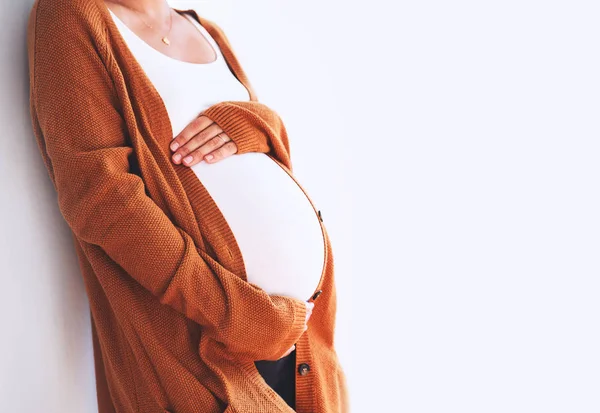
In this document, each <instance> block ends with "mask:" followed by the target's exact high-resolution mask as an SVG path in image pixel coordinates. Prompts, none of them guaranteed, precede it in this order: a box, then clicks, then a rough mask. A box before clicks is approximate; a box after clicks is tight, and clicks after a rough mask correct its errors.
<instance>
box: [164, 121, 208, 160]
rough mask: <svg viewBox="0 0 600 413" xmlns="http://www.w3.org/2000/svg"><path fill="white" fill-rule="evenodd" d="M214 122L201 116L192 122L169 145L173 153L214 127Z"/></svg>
mask: <svg viewBox="0 0 600 413" xmlns="http://www.w3.org/2000/svg"><path fill="white" fill-rule="evenodd" d="M213 123H214V122H213V121H212V120H211V119H210V118H208V117H207V116H203V115H200V116H198V117H197V118H196V119H194V120H193V121H191V122H190V123H189V124H188V125H187V126H186V127H185V128H183V129H182V130H181V132H179V134H178V135H177V136H175V138H173V141H172V142H171V144H170V145H169V147H170V148H171V150H172V151H176V150H177V149H178V148H179V147H181V146H182V145H184V144H186V143H187V142H188V141H189V140H190V139H192V138H193V137H194V136H196V135H197V134H198V133H199V132H201V131H202V130H204V129H206V128H207V127H208V126H210V125H212V124H213Z"/></svg>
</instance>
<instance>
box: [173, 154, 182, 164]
mask: <svg viewBox="0 0 600 413" xmlns="http://www.w3.org/2000/svg"><path fill="white" fill-rule="evenodd" d="M173 160H174V161H175V162H179V161H180V160H181V154H180V153H176V154H175V156H173Z"/></svg>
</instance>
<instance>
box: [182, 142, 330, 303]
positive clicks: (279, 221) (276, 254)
mask: <svg viewBox="0 0 600 413" xmlns="http://www.w3.org/2000/svg"><path fill="white" fill-rule="evenodd" d="M192 170H193V171H194V172H195V173H196V175H197V176H198V178H199V179H200V181H201V182H202V184H203V185H204V187H205V188H206V189H207V191H208V192H209V193H210V195H211V197H212V198H213V199H214V201H215V203H216V204H217V206H218V207H219V209H220V210H221V212H222V214H223V216H224V217H225V219H226V221H227V223H228V224H229V226H230V228H231V230H232V232H233V234H234V236H235V239H236V241H237V243H238V245H239V247H240V251H241V253H242V256H243V259H244V265H245V267H246V273H247V277H248V281H249V282H251V283H254V284H256V285H258V286H259V287H261V288H262V289H264V290H265V291H266V292H267V293H269V294H278V295H286V296H291V297H294V298H298V299H301V300H308V299H309V298H310V297H311V295H312V294H313V293H314V291H315V289H316V288H317V286H318V284H319V281H320V279H321V275H322V272H323V266H324V260H325V243H324V237H323V230H322V228H321V223H320V221H319V217H318V215H317V212H316V210H315V208H314V207H313V205H312V203H311V201H310V199H309V198H308V197H307V196H306V194H305V193H304V191H303V190H302V188H301V187H300V186H299V185H298V184H297V183H296V181H295V180H294V179H293V178H292V177H291V176H290V174H289V173H288V172H287V171H286V170H285V169H283V168H282V167H281V166H280V165H279V164H278V163H276V162H275V161H274V160H273V159H271V158H270V157H269V156H267V155H265V154H263V153H256V152H250V153H245V154H241V155H233V156H230V157H228V158H225V159H223V160H221V161H219V162H217V163H214V164H207V163H206V162H200V163H199V164H196V165H194V166H192Z"/></svg>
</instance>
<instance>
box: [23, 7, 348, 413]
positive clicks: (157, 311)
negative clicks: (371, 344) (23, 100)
mask: <svg viewBox="0 0 600 413" xmlns="http://www.w3.org/2000/svg"><path fill="white" fill-rule="evenodd" d="M176 10H177V11H178V12H180V13H189V14H191V15H192V16H193V17H194V18H196V19H197V20H198V21H199V22H200V24H202V25H203V26H204V27H205V28H206V29H207V30H208V32H209V33H210V34H211V36H213V38H214V39H215V41H216V42H217V44H218V45H219V47H220V48H221V50H222V52H223V55H224V57H225V59H226V61H227V64H228V66H229V68H230V69H231V71H232V73H233V74H234V75H235V76H236V77H237V78H238V79H239V80H240V82H241V83H242V84H243V85H244V86H245V87H246V88H247V89H248V92H249V93H250V98H251V99H250V101H249V102H237V101H227V102H221V103H217V104H215V105H213V106H211V107H210V108H208V109H207V110H205V111H204V112H203V114H205V115H206V116H209V117H210V118H211V119H212V120H214V121H215V122H216V123H217V124H219V125H220V126H221V127H222V129H223V130H224V131H225V132H226V133H227V134H228V135H229V136H230V137H231V139H232V140H234V142H235V143H236V144H237V146H238V153H246V152H261V153H265V154H267V155H268V156H269V157H271V158H272V159H273V161H274V162H277V163H279V164H280V165H281V166H282V167H283V168H284V169H285V170H286V171H288V173H289V174H290V176H291V177H292V178H293V175H292V174H291V172H292V165H291V159H290V146H289V141H288V137H287V133H286V131H285V127H284V125H283V122H282V120H281V118H280V117H279V116H278V115H277V114H276V113H275V111H273V110H272V109H270V108H269V107H267V106H266V105H264V104H262V103H259V102H258V99H257V97H256V94H255V92H254V90H253V88H252V86H251V85H250V83H249V81H248V79H247V77H246V75H245V73H244V71H243V70H242V68H241V66H240V63H239V61H238V59H237V57H236V55H235V53H234V52H233V49H232V47H231V44H230V42H229V40H228V39H227V37H226V36H225V34H224V33H223V31H222V30H221V29H220V28H219V27H218V26H217V25H216V24H215V23H214V22H212V21H210V20H207V19H205V18H201V17H200V16H199V15H198V14H197V13H196V11H194V10H193V9H187V10H179V9H176ZM27 47H28V57H29V75H30V110H31V121H32V125H33V131H34V134H35V137H36V140H37V143H38V147H39V149H40V153H41V155H42V159H43V162H44V164H45V166H46V168H47V170H48V174H49V177H50V180H51V182H52V184H53V186H54V188H55V190H56V192H57V200H58V206H59V209H60V211H61V214H62V216H63V217H64V219H65V221H66V223H67V224H68V225H69V227H70V229H71V231H72V234H73V243H74V246H75V248H76V252H77V255H78V258H79V263H80V268H81V273H82V276H83V279H84V282H85V288H86V292H87V295H88V298H89V303H90V315H91V321H92V338H93V344H94V360H95V372H96V386H97V395H98V408H99V410H98V411H99V413H133V412H136V413H169V412H170V413H200V412H202V413H216V412H223V411H225V412H240V413H242V412H257V413H261V412H264V413H267V412H268V413H272V412H288V413H289V412H291V411H292V409H291V408H290V407H289V406H288V405H287V404H286V403H285V401H284V400H283V399H281V398H280V397H279V395H278V394H277V393H276V392H275V391H274V390H273V389H272V388H271V387H269V386H268V385H267V384H266V382H265V381H264V380H263V378H262V377H261V376H260V374H259V372H258V370H257V369H256V367H255V365H254V360H275V359H277V358H278V356H280V355H281V354H283V353H284V352H285V351H286V350H287V349H288V348H289V347H291V346H292V345H293V344H294V343H295V344H296V351H297V354H296V358H297V360H296V361H297V366H300V365H303V364H307V365H308V366H309V369H308V371H306V369H300V370H299V371H301V372H302V373H305V374H300V373H299V372H298V371H297V373H296V393H297V400H296V411H297V412H302V413H309V412H313V413H314V412H323V413H324V412H347V411H349V408H348V396H347V390H346V379H345V375H344V372H343V370H342V367H341V365H340V363H339V360H338V357H337V354H336V352H335V349H334V329H335V313H336V290H335V283H334V264H333V255H332V249H331V243H330V240H329V237H328V236H327V232H326V231H325V227H324V226H323V232H324V234H325V241H326V242H325V249H326V256H325V269H324V271H323V274H322V277H321V280H320V283H319V285H318V286H317V288H316V290H315V291H317V290H322V293H321V294H320V295H319V296H318V299H316V301H315V307H314V309H313V313H312V316H311V318H310V320H309V323H308V326H309V327H308V330H307V331H303V328H304V320H305V317H306V307H305V304H304V302H302V301H300V300H297V299H294V298H291V297H286V296H278V295H269V294H267V293H266V292H265V291H264V290H262V289H261V288H260V287H259V286H257V285H255V284H252V283H250V282H248V281H247V277H246V271H245V267H244V262H243V258H242V255H241V253H240V249H239V246H238V245H237V243H236V240H235V237H234V235H233V233H232V231H231V229H230V228H229V226H228V224H227V222H226V221H225V219H224V217H223V215H222V214H221V212H220V210H219V208H218V207H217V206H216V204H215V202H214V201H213V199H212V198H211V196H210V194H209V193H208V192H207V191H206V189H205V188H204V186H203V185H202V183H201V182H200V180H199V179H198V178H197V176H196V175H195V174H194V173H193V171H192V170H191V169H190V168H189V167H187V166H184V165H175V164H174V163H173V162H172V161H171V159H170V155H171V151H170V149H169V144H170V142H171V140H172V138H173V131H172V126H171V124H170V122H169V118H168V114H167V112H166V108H165V106H164V103H163V102H162V100H161V98H160V96H159V94H158V92H157V91H156V90H155V89H154V87H153V85H152V84H151V82H150V80H149V79H148V77H147V76H146V75H145V73H144V71H143V70H142V68H141V67H140V66H139V64H138V63H137V61H136V60H135V58H134V57H133V55H131V53H130V51H129V49H128V48H127V46H126V43H125V41H124V39H123V38H122V37H121V35H120V33H119V31H118V28H117V27H116V26H115V24H114V21H113V20H112V18H111V16H110V14H109V11H108V9H107V7H106V5H105V4H104V2H103V1H102V0H36V1H35V3H34V5H33V7H32V9H31V13H30V16H29V21H28V27H27ZM174 75H176V74H174ZM234 156H235V155H234ZM239 207H240V208H243V207H244V206H243V205H240V206H239ZM315 211H316V210H315ZM315 215H316V212H315ZM315 219H317V217H315ZM321 225H323V223H321Z"/></svg>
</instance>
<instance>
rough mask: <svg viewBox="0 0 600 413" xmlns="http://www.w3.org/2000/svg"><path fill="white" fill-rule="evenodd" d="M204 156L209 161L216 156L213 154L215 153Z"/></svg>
mask: <svg viewBox="0 0 600 413" xmlns="http://www.w3.org/2000/svg"><path fill="white" fill-rule="evenodd" d="M204 158H205V159H206V160H207V161H210V160H211V159H212V158H214V156H213V155H206V156H205V157H204Z"/></svg>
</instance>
